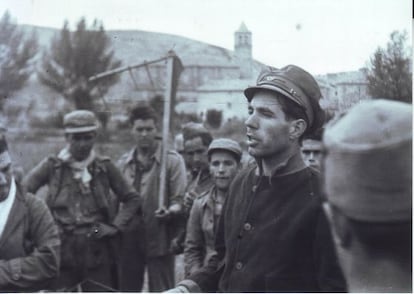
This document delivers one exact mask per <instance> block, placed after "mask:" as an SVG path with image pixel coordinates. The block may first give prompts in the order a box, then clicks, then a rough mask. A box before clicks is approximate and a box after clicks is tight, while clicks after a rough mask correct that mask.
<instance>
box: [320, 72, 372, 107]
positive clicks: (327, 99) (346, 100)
mask: <svg viewBox="0 0 414 294" xmlns="http://www.w3.org/2000/svg"><path fill="white" fill-rule="evenodd" d="M316 80H317V81H318V84H319V86H320V88H321V91H322V96H323V99H322V101H321V106H322V107H323V108H325V109H329V110H330V111H331V112H340V111H344V110H346V109H348V108H349V107H351V106H352V105H354V104H355V103H358V102H359V101H361V100H364V99H371V96H370V95H369V93H368V81H367V78H366V74H365V69H360V70H358V71H350V72H339V73H329V74H327V75H320V76H317V77H316Z"/></svg>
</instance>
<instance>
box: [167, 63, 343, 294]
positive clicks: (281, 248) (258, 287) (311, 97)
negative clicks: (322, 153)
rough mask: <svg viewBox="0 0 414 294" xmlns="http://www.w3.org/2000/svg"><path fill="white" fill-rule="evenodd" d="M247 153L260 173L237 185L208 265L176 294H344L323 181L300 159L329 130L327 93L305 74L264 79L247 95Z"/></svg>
mask: <svg viewBox="0 0 414 294" xmlns="http://www.w3.org/2000/svg"><path fill="white" fill-rule="evenodd" d="M244 93H245V96H246V97H247V99H248V101H249V116H248V118H247V120H246V122H245V124H246V127H247V143H248V152H249V153H250V155H252V156H253V157H254V158H255V159H256V161H257V167H254V166H253V167H250V168H247V169H245V170H243V171H241V172H240V173H239V174H238V175H237V176H236V178H235V179H234V181H233V182H232V184H231V186H230V190H229V194H228V196H227V198H226V202H225V204H224V207H223V213H222V217H221V218H220V221H219V225H218V228H217V231H216V236H215V238H216V240H215V250H216V252H217V254H216V255H214V256H213V257H212V258H210V260H209V262H208V265H207V266H205V267H203V268H202V269H200V270H199V271H197V272H195V273H194V274H193V275H191V276H190V277H189V278H188V279H186V280H183V281H181V282H180V283H179V284H178V286H177V287H176V288H174V289H172V290H171V291H182V292H185V291H194V292H210V291H217V290H219V291H222V292H338V291H339V292H343V291H346V286H345V281H344V278H343V275H342V272H341V270H340V268H339V265H338V262H337V257H336V254H335V250H334V246H333V242H332V236H331V234H330V230H329V226H328V222H327V219H326V217H325V215H324V213H323V209H322V205H321V199H320V194H321V193H320V189H319V179H318V178H319V176H318V173H317V171H315V170H313V169H311V168H309V167H306V165H305V163H304V162H303V160H302V157H301V154H300V141H301V138H302V137H303V135H306V134H309V133H312V132H314V131H315V130H317V129H319V128H320V127H321V126H322V123H323V120H324V119H323V115H322V110H321V109H320V106H319V99H320V98H321V93H320V89H319V87H318V84H317V83H316V81H315V79H314V78H313V77H312V76H311V75H310V74H309V73H307V72H306V71H304V70H303V69H301V68H299V67H297V66H294V65H289V66H286V67H284V68H282V69H275V68H269V69H267V70H265V71H264V72H262V73H261V74H260V75H259V77H258V80H257V85H256V86H253V87H249V88H247V89H246V90H245V92H244Z"/></svg>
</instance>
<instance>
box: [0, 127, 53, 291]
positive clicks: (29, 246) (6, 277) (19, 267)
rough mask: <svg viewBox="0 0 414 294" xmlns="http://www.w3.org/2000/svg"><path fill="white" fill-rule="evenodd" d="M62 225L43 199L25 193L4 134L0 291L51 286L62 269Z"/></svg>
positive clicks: (1, 139)
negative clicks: (60, 235) (15, 170)
mask: <svg viewBox="0 0 414 294" xmlns="http://www.w3.org/2000/svg"><path fill="white" fill-rule="evenodd" d="M59 250H60V240H59V232H58V228H57V226H56V225H55V223H54V221H53V217H52V215H51V214H50V211H49V209H48V208H47V206H46V204H45V203H44V201H43V200H41V199H39V198H37V197H35V196H34V195H32V194H29V193H24V192H23V190H22V188H21V187H20V185H19V183H18V182H17V181H16V180H15V178H14V176H13V171H12V160H11V158H10V155H9V152H8V147H7V142H6V138H5V136H4V134H1V135H0V292H6V293H7V292H9V293H10V292H35V291H39V290H45V289H49V288H48V286H49V284H50V281H51V279H53V278H55V277H56V276H57V275H58V273H59V261H60V256H59Z"/></svg>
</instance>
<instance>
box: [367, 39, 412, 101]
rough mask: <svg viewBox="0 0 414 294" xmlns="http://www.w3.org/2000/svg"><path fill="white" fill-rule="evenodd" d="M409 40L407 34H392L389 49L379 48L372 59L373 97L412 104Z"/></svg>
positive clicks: (369, 71)
mask: <svg viewBox="0 0 414 294" xmlns="http://www.w3.org/2000/svg"><path fill="white" fill-rule="evenodd" d="M407 38H408V36H407V32H402V33H401V32H398V31H394V32H392V33H391V36H390V41H389V42H388V44H387V48H385V49H384V48H380V47H379V48H378V49H377V50H376V51H375V53H374V55H373V56H372V57H371V60H370V65H369V68H368V71H367V79H368V91H369V93H370V95H371V96H373V97H375V98H387V99H392V100H399V101H404V102H410V103H411V102H412V81H411V76H412V67H411V62H412V60H411V48H409V46H408V45H407Z"/></svg>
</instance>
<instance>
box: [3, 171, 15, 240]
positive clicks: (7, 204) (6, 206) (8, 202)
mask: <svg viewBox="0 0 414 294" xmlns="http://www.w3.org/2000/svg"><path fill="white" fill-rule="evenodd" d="M15 198H16V183H15V181H14V178H12V179H11V183H10V191H9V195H7V198H6V199H5V200H4V201H2V202H0V238H1V236H2V235H3V231H4V228H5V227H6V223H7V219H8V218H9V214H10V210H11V208H12V206H13V203H14V199H15Z"/></svg>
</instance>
